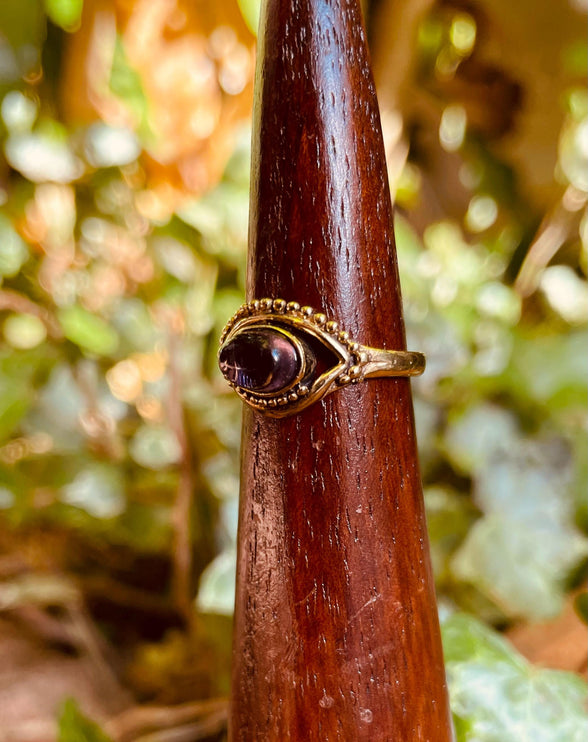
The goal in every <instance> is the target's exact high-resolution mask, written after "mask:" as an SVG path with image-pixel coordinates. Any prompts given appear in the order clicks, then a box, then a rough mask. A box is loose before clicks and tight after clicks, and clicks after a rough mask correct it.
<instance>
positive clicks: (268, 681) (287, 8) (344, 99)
mask: <svg viewBox="0 0 588 742" xmlns="http://www.w3.org/2000/svg"><path fill="white" fill-rule="evenodd" d="M256 86H257V92H256V102H255V120H254V138H253V163H252V194H251V195H252V199H251V213H250V243H249V263H248V288H247V291H248V298H249V299H252V298H262V297H265V296H269V297H282V298H284V299H286V300H289V301H290V300H295V301H299V302H300V303H302V304H309V305H311V306H313V307H315V308H316V309H320V310H322V311H324V312H325V313H326V314H328V315H329V316H330V317H332V318H334V319H336V320H338V321H339V323H340V324H341V326H342V327H343V328H345V329H346V330H348V331H349V332H350V334H351V335H352V337H354V338H355V339H357V340H359V341H360V342H362V343H364V344H367V345H371V346H376V347H383V348H391V349H393V348H395V349H401V348H404V347H405V337H404V326H403V320H402V308H401V299H400V288H399V280H398V271H397V265H396V256H395V248H394V236H393V226H392V208H391V204H390V197H389V191H388V183H387V177H386V167H385V161H384V152H383V144H382V138H381V132H380V121H379V113H378V108H377V102H376V96H375V90H374V85H373V80H372V75H371V71H370V63H369V58H368V52H367V47H366V39H365V32H364V29H363V24H362V19H361V13H360V10H359V2H358V0H267V1H266V2H265V4H264V7H263V10H262V23H261V28H260V36H259V60H258V70H257V81H256ZM415 350H417V349H415ZM241 481H242V491H241V505H240V525H239V537H238V539H239V540H238V543H239V547H238V578H237V598H236V612H235V639H234V670H233V696H232V705H231V721H230V728H231V738H232V740H233V741H234V742H237V741H239V742H241V741H243V742H251V741H253V740H263V741H264V742H273V741H274V740H275V741H278V740H279V741H280V742H282V741H283V740H297V741H300V742H302V741H303V740H304V742H314V741H316V742H319V741H320V742H330V741H332V740H343V741H344V742H356V741H360V740H371V742H380V741H383V740H390V741H394V742H413V741H415V740H430V741H431V742H448V741H449V740H450V739H451V733H450V721H449V710H448V702H447V695H446V687H445V676H444V668H443V657H442V651H441V642H440V636H439V626H438V619H437V610H436V603H435V595H434V587H433V579H432V575H431V568H430V561H429V553H428V543H427V533H426V526H425V519H424V509H423V499H422V492H421V483H420V475H419V469H418V463H417V449H416V440H415V431H414V419H413V412H412V401H411V393H410V382H409V381H408V380H407V379H377V380H370V381H365V382H363V383H361V384H358V385H355V386H352V387H346V388H344V389H341V390H339V391H337V392H336V393H334V394H332V395H330V396H329V397H327V398H326V399H324V400H322V401H321V402H318V403H316V404H314V405H312V406H311V407H309V408H308V409H307V410H305V411H304V412H302V413H300V414H298V415H295V416H293V417H291V418H286V419H281V420H275V419H270V418H267V417H264V416H263V415H261V414H260V413H258V412H255V411H254V410H251V409H246V410H245V411H244V423H243V450H242V478H241Z"/></svg>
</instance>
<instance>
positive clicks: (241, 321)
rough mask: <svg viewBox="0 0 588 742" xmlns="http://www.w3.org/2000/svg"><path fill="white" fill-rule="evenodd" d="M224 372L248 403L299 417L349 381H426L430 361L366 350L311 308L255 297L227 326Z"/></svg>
mask: <svg viewBox="0 0 588 742" xmlns="http://www.w3.org/2000/svg"><path fill="white" fill-rule="evenodd" d="M218 362H219V366H220V370H221V372H222V374H223V376H224V377H225V379H226V380H227V382H228V383H229V385H230V386H231V387H232V388H233V389H234V390H235V391H236V392H237V394H238V395H239V396H240V397H241V399H243V400H244V401H245V402H247V404H249V405H251V407H254V408H255V409H256V410H259V411H260V412H264V413H266V414H267V415H270V416H272V417H286V416H288V415H293V414H294V413H296V412H300V411H301V410H303V409H304V408H305V407H308V406H309V405H311V404H313V403H314V402H316V401H318V400H319V399H321V398H322V397H324V396H325V395H326V394H330V393H331V392H334V391H335V390H336V389H338V388H340V387H342V386H345V385H346V384H354V383H358V382H360V381H363V380H364V379H370V378H376V377H384V376H386V377H389V376H419V375H420V374H422V373H423V371H424V370H425V356H424V355H423V354H422V353H417V352H413V351H406V350H384V349H380V348H370V347H368V346H366V345H361V343H358V342H356V341H354V340H352V339H351V338H350V337H349V333H348V332H345V330H342V329H341V328H340V327H339V324H338V323H337V322H335V321H333V320H330V319H328V318H327V317H326V316H325V315H324V314H322V313H321V312H316V311H315V310H314V309H313V308H312V307H307V306H300V304H298V302H295V301H291V302H286V301H284V299H255V300H254V301H250V302H249V303H247V304H243V306H241V307H240V308H239V309H238V310H237V312H236V313H235V314H234V315H233V317H231V319H230V320H229V322H227V324H226V326H225V329H224V330H223V333H222V336H221V339H220V349H219V352H218Z"/></svg>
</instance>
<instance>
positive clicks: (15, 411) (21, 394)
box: [0, 376, 32, 442]
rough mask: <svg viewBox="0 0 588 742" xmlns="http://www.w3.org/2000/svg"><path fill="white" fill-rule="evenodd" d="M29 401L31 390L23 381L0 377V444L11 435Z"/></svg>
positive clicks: (23, 414)
mask: <svg viewBox="0 0 588 742" xmlns="http://www.w3.org/2000/svg"><path fill="white" fill-rule="evenodd" d="M31 401H32V395H31V390H30V388H29V385H28V384H27V383H26V382H25V381H22V380H20V379H12V378H10V377H8V376H0V442H2V441H5V440H6V439H7V438H9V437H10V436H11V435H12V433H13V431H14V430H15V429H16V428H17V426H18V424H19V423H20V421H21V420H22V418H23V417H24V416H25V414H26V413H27V411H28V409H29V407H30V405H31Z"/></svg>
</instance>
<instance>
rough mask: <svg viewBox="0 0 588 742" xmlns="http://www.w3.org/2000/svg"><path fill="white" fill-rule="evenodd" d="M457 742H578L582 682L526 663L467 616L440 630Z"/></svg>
mask: <svg viewBox="0 0 588 742" xmlns="http://www.w3.org/2000/svg"><path fill="white" fill-rule="evenodd" d="M442 634H443V648H444V653H445V664H446V670H447V679H448V684H449V696H450V699H451V708H452V711H453V713H454V716H455V717H456V725H455V727H456V734H457V742H580V740H584V739H585V738H586V735H587V734H588V719H586V714H585V711H584V705H585V702H586V684H585V683H584V681H583V680H582V679H580V678H578V677H577V676H575V675H572V674H571V673H565V672H559V671H554V670H541V669H537V668H535V667H533V666H532V665H530V664H529V663H528V662H527V661H526V660H525V659H524V658H523V657H522V656H521V655H519V654H518V653H517V652H515V651H514V650H513V649H512V647H511V646H510V645H509V644H508V643H507V642H506V641H505V640H504V639H503V638H502V637H501V636H500V635H499V634H498V633H497V632H495V631H493V630H492V629H490V628H488V627H487V626H485V625H484V624H482V623H481V622H480V621H478V620H476V619H474V618H472V617H471V616H467V615H465V614H454V615H453V616H450V617H449V618H448V619H447V620H446V621H445V622H444V624H443V626H442Z"/></svg>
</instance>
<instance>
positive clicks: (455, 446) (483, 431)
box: [445, 403, 518, 474]
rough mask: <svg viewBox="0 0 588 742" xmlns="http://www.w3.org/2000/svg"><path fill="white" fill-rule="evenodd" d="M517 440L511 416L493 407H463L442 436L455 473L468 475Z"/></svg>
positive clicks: (515, 425) (516, 427)
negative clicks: (456, 470) (455, 469)
mask: <svg viewBox="0 0 588 742" xmlns="http://www.w3.org/2000/svg"><path fill="white" fill-rule="evenodd" d="M517 438H518V426H517V421H516V418H515V417H514V415H513V414H512V413H511V412H509V411H507V410H504V409H502V408H501V407H498V406H496V405H492V404H488V403H483V404H479V405H473V406H471V407H467V408H466V409H465V411H463V412H462V413H461V414H459V415H457V416H455V417H454V419H452V420H451V422H450V424H449V426H448V428H447V433H446V435H445V445H446V448H447V453H448V455H449V458H450V460H451V462H452V463H453V465H454V466H455V467H456V468H457V469H459V471H461V472H463V473H466V474H470V473H474V472H476V471H479V470H480V469H482V468H483V467H484V466H485V465H486V463H487V461H488V460H490V459H491V458H493V457H495V456H499V455H501V453H502V452H505V451H508V450H509V449H510V448H511V446H512V445H513V444H514V442H515V440H516V439H517Z"/></svg>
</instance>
